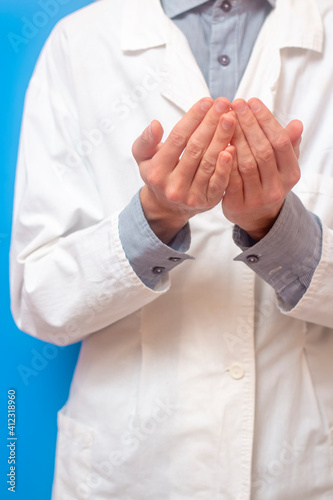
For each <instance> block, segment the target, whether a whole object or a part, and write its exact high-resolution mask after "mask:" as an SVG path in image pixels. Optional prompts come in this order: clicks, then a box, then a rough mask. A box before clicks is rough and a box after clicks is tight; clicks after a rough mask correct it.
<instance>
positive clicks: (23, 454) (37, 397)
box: [0, 0, 91, 500]
mask: <svg viewBox="0 0 333 500" xmlns="http://www.w3.org/2000/svg"><path fill="white" fill-rule="evenodd" d="M48 2H49V7H48V8H47V7H46V4H47V3H48ZM43 3H44V5H45V8H44V10H43V8H42V4H43ZM89 3H91V1H89V0H1V1H0V68H1V77H0V79H1V80H0V86H1V88H0V137H1V148H0V169H1V176H0V179H1V193H0V194H1V196H0V204H1V206H0V213H1V218H0V258H1V265H0V279H1V281H0V283H1V288H0V294H1V295H0V304H1V336H0V339H1V340H0V342H1V344H0V352H1V363H0V370H1V371H0V375H1V377H0V389H1V390H0V440H1V443H0V498H1V499H2V500H6V499H7V498H11V499H13V498H14V499H16V500H48V499H50V498H51V488H52V480H53V468H54V453H55V443H56V417H57V411H58V410H59V408H61V406H63V404H64V403H65V402H66V399H67V396H68V390H69V385H70V381H71V378H72V374H73V370H74V366H75V362H76V359H77V355H78V351H79V345H78V344H77V345H74V346H69V347H65V348H59V347H57V346H51V345H50V344H46V343H44V342H41V341H39V340H37V339H34V338H32V337H30V336H29V335H26V334H24V333H22V332H20V331H19V330H18V329H17V328H16V326H15V324H14V322H13V319H12V317H11V313H10V301H9V283H8V254H9V246H10V229H11V217H12V216H11V214H12V204H13V193H14V182H15V165H16V158H17V149H18V142H19V133H20V124H21V118H22V111H23V102H24V94H25V90H26V88H27V85H28V82H29V79H30V76H31V73H32V71H33V68H34V66H35V63H36V60H37V58H38V55H39V53H40V51H41V48H42V47H43V44H44V42H45V40H46V38H47V37H48V35H49V33H50V31H51V30H52V28H53V26H54V25H55V23H56V22H57V21H58V20H59V19H60V18H62V17H64V16H65V15H67V14H69V13H70V12H73V11H74V10H77V9H79V8H81V7H83V6H85V5H87V4H89ZM41 13H42V14H41ZM43 13H44V14H43ZM27 20H28V21H29V22H30V23H32V24H30V31H29V36H30V38H27V37H26V36H25V37H24V36H23V34H27V28H26V26H27V25H28V24H27V22H28V21H27ZM10 33H12V34H14V35H16V36H19V37H22V38H15V36H13V35H10ZM9 389H15V391H16V406H17V410H16V437H17V441H16V464H15V465H16V493H15V494H14V493H12V492H9V491H8V490H7V488H8V486H9V485H8V484H7V483H6V481H7V479H8V478H7V476H6V474H7V473H8V472H9V465H8V463H7V460H8V451H9V448H7V443H8V442H9V441H7V437H8V429H7V425H8V422H7V393H8V390H9Z"/></svg>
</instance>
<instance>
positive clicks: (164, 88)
mask: <svg viewBox="0 0 333 500" xmlns="http://www.w3.org/2000/svg"><path fill="white" fill-rule="evenodd" d="M160 46H165V51H164V59H163V60H162V61H161V66H160V68H159V73H160V75H159V76H160V81H159V88H160V92H161V95H162V96H163V97H165V98H166V99H168V100H169V101H171V102H172V103H174V104H175V105H176V106H178V107H179V108H181V109H182V110H183V111H185V112H186V111H188V109H189V108H190V107H191V106H192V105H193V104H194V103H195V102H196V101H198V100H199V99H200V98H201V97H204V96H208V95H210V94H209V89H208V87H207V84H206V82H205V79H204V77H203V75H202V73H201V71H200V68H199V67H198V65H197V62H196V60H195V58H194V56H193V54H192V52H191V49H190V47H189V45H188V42H187V40H186V37H185V36H184V35H183V33H182V32H181V31H180V30H179V29H178V28H177V26H176V25H175V24H174V23H173V22H172V21H171V20H170V19H169V18H168V17H167V16H166V15H165V13H164V11H163V10H162V7H161V5H160V2H159V1H158V0H153V1H152V0H141V2H137V1H136V0H125V1H124V10H123V21H122V50H123V51H124V53H126V52H128V53H133V52H135V51H140V52H141V51H143V50H149V49H152V48H154V47H160Z"/></svg>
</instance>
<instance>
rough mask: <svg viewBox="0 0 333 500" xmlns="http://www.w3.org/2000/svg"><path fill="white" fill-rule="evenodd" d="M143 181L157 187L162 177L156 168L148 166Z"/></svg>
mask: <svg viewBox="0 0 333 500" xmlns="http://www.w3.org/2000/svg"><path fill="white" fill-rule="evenodd" d="M145 181H146V184H149V185H150V186H156V187H158V186H161V183H162V178H161V176H160V174H159V172H157V170H155V169H154V168H149V169H147V170H146V172H145Z"/></svg>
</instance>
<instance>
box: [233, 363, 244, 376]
mask: <svg viewBox="0 0 333 500" xmlns="http://www.w3.org/2000/svg"><path fill="white" fill-rule="evenodd" d="M244 373H245V372H244V367H243V366H242V365H241V364H240V363H234V364H233V365H231V368H230V376H231V377H232V378H233V379H235V380H240V379H241V378H243V377H244Z"/></svg>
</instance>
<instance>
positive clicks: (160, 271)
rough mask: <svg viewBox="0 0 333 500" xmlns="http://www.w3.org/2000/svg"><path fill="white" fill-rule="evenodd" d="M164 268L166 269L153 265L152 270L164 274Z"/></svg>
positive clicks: (154, 272)
mask: <svg viewBox="0 0 333 500" xmlns="http://www.w3.org/2000/svg"><path fill="white" fill-rule="evenodd" d="M164 270H165V267H162V266H155V267H153V269H152V272H153V274H162V273H163V271H164Z"/></svg>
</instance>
